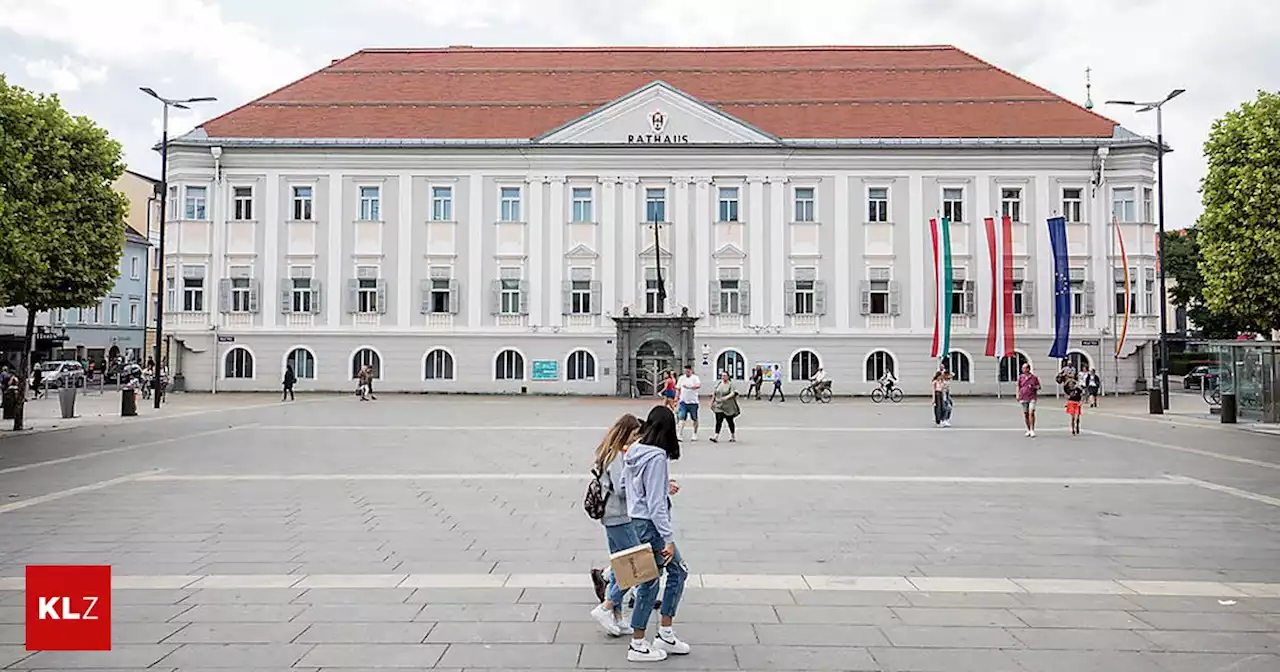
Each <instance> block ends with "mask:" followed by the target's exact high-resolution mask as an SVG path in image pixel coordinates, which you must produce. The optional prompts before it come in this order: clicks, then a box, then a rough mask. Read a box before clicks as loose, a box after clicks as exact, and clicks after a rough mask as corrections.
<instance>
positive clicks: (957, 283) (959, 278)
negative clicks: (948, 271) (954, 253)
mask: <svg viewBox="0 0 1280 672" xmlns="http://www.w3.org/2000/svg"><path fill="white" fill-rule="evenodd" d="M967 288H968V283H967V282H965V279H964V274H963V273H961V269H959V268H957V269H955V270H954V271H953V274H952V277H951V314H952V315H968V314H969V305H968V303H966V302H965V290H966V289H967Z"/></svg>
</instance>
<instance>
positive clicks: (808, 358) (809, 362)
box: [791, 350, 822, 380]
mask: <svg viewBox="0 0 1280 672" xmlns="http://www.w3.org/2000/svg"><path fill="white" fill-rule="evenodd" d="M820 366H822V364H821V362H820V361H819V360H818V356H817V355H815V354H813V352H812V351H810V350H801V351H800V352H797V353H796V354H794V355H791V380H809V379H810V378H812V377H813V374H815V373H817V372H818V367H820Z"/></svg>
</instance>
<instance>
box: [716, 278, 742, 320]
mask: <svg viewBox="0 0 1280 672" xmlns="http://www.w3.org/2000/svg"><path fill="white" fill-rule="evenodd" d="M720 312H721V313H723V314H725V315H741V314H742V281H741V280H739V279H737V278H733V279H727V278H721V279H720Z"/></svg>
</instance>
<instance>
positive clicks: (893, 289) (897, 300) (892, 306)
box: [889, 280, 902, 315]
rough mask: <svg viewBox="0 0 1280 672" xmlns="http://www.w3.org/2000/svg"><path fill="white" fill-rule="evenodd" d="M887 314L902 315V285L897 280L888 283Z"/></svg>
mask: <svg viewBox="0 0 1280 672" xmlns="http://www.w3.org/2000/svg"><path fill="white" fill-rule="evenodd" d="M889 314H890V315H901V314H902V283H900V282H898V281H897V280H890V281H889Z"/></svg>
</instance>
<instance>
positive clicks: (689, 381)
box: [676, 364, 702, 441]
mask: <svg viewBox="0 0 1280 672" xmlns="http://www.w3.org/2000/svg"><path fill="white" fill-rule="evenodd" d="M701 387H702V381H701V380H699V379H698V376H697V374H695V373H694V372H693V365H692V364H686V365H685V367H684V375H683V376H680V380H677V381H676V392H677V393H678V394H679V395H680V396H679V399H680V406H679V411H678V412H677V414H676V420H678V421H679V423H680V426H679V430H680V436H684V426H685V424H687V423H686V421H692V422H693V435H692V436H691V437H690V439H689V440H690V441H697V440H698V390H699V389H700V388H701Z"/></svg>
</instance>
